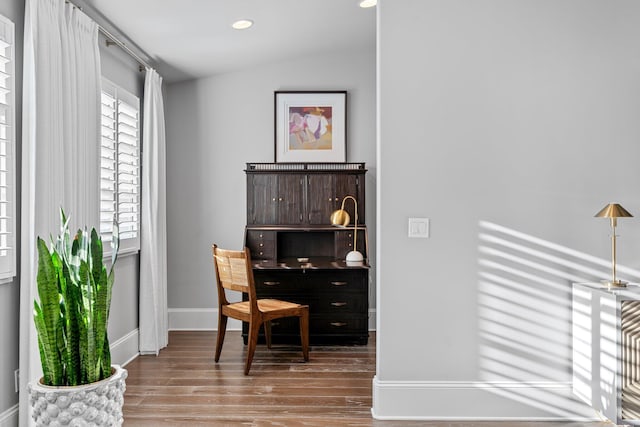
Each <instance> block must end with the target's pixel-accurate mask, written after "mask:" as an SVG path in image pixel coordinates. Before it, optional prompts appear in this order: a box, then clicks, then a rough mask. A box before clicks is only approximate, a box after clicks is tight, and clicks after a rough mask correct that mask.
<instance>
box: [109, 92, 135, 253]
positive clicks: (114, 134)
mask: <svg viewBox="0 0 640 427" xmlns="http://www.w3.org/2000/svg"><path fill="white" fill-rule="evenodd" d="M100 189H101V193H100V233H101V235H102V239H103V242H104V245H105V249H108V248H109V247H110V245H109V244H108V242H110V241H111V240H112V231H113V222H114V218H115V219H116V220H117V223H118V230H119V235H120V251H121V252H128V251H137V250H139V249H140V100H139V99H138V98H137V97H135V96H134V95H132V94H130V93H129V92H127V91H125V90H124V89H122V88H120V87H117V86H116V85H114V84H113V83H111V82H109V81H107V80H105V79H103V82H102V138H101V167H100ZM105 252H107V251H105Z"/></svg>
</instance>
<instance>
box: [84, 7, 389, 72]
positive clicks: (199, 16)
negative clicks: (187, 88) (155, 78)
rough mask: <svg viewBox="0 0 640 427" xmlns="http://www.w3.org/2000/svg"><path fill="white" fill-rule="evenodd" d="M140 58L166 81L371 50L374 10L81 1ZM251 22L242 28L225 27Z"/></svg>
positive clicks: (374, 27) (374, 26) (374, 32)
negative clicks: (139, 52)
mask: <svg viewBox="0 0 640 427" xmlns="http://www.w3.org/2000/svg"><path fill="white" fill-rule="evenodd" d="M80 3H84V4H85V5H88V6H89V7H90V8H92V9H95V10H96V11H97V12H98V15H102V17H103V18H104V19H106V20H107V21H108V22H107V23H109V24H111V25H113V27H114V30H115V31H113V33H114V34H115V35H124V36H125V37H126V38H128V39H130V40H131V41H133V42H134V43H135V44H136V45H137V46H138V47H139V48H140V49H142V51H144V52H145V53H146V54H148V55H149V56H150V57H151V59H152V61H153V62H154V63H155V65H156V66H157V69H158V72H159V73H160V74H161V75H162V76H163V77H164V80H165V81H167V82H176V81H180V80H186V79H192V78H200V77H207V76H211V75H215V74H221V73H226V72H230V71H234V70H239V69H243V68H247V67H252V66H256V65H259V64H265V63H269V62H275V61H283V60H287V59H291V58H295V57H299V56H303V55H304V56H310V55H314V54H318V53H323V52H330V51H336V50H353V49H360V48H366V47H372V46H375V38H376V36H375V34H376V17H375V15H376V12H375V7H373V8H369V9H362V8H360V7H359V6H358V0H321V1H315V0H180V1H178V0H134V1H132V0H85V1H83V2H80ZM240 18H246V19H251V20H253V21H254V23H255V24H254V25H253V27H251V28H249V29H248V30H243V31H239V30H234V29H233V28H231V24H232V22H234V21H235V20H237V19H240Z"/></svg>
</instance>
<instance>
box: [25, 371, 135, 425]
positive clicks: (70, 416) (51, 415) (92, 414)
mask: <svg viewBox="0 0 640 427" xmlns="http://www.w3.org/2000/svg"><path fill="white" fill-rule="evenodd" d="M113 369H114V371H115V373H114V374H113V375H111V376H110V377H109V378H105V379H104V380H102V381H98V382H96V383H91V384H85V385H79V386H70V387H53V386H46V385H42V384H41V383H40V382H38V383H36V384H29V401H30V403H31V408H32V410H33V413H32V416H33V419H34V420H35V422H36V426H38V427H40V426H50V427H57V426H74V427H75V426H77V427H81V426H82V427H84V426H87V427H89V426H120V425H122V422H123V418H122V405H123V404H124V391H125V388H126V385H125V379H126V378H127V370H126V369H124V368H122V367H120V366H119V365H113Z"/></svg>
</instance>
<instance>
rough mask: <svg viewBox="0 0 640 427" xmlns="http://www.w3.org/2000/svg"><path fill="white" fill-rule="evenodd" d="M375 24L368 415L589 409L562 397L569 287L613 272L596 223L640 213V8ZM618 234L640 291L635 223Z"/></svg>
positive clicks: (384, 15)
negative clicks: (609, 207) (373, 338)
mask: <svg viewBox="0 0 640 427" xmlns="http://www.w3.org/2000/svg"><path fill="white" fill-rule="evenodd" d="M378 20H379V21H378V24H379V27H378V37H379V52H378V54H379V57H378V60H379V65H378V66H379V68H378V73H379V79H380V81H379V95H378V96H379V126H380V133H379V141H378V150H379V152H378V159H379V161H378V180H379V181H378V182H379V187H378V189H379V194H378V203H379V213H378V274H379V276H378V358H377V360H378V366H377V373H376V379H375V380H374V408H373V412H374V414H375V415H376V416H378V417H380V418H412V417H413V418H447V417H452V418H464V417H471V418H482V417H487V418H509V417H513V418H520V417H525V418H526V417H536V418H558V417H559V418H566V417H569V418H571V417H574V418H575V417H577V418H580V417H585V416H586V417H590V416H593V415H595V414H593V412H590V411H588V410H586V409H585V408H584V407H581V406H580V405H577V404H575V403H574V402H573V401H572V400H571V399H570V398H569V397H567V398H563V397H558V395H560V396H562V395H565V394H567V393H568V392H569V390H570V381H571V371H570V357H571V336H570V321H571V315H570V308H571V307H570V301H571V298H570V289H571V283H572V282H574V281H585V280H591V281H593V280H599V279H606V278H607V277H608V276H609V274H610V269H609V264H610V246H609V240H608V233H609V228H608V227H609V225H608V221H607V220H603V219H595V218H593V215H594V214H595V213H596V212H597V211H598V210H600V208H602V207H603V206H604V205H605V204H606V203H608V202H610V201H613V202H619V203H621V204H622V205H623V206H625V207H626V208H627V209H628V210H630V211H631V212H632V213H634V214H635V215H640V199H639V198H638V194H639V188H640V187H639V183H640V168H638V161H639V160H640V126H638V118H639V117H640V61H639V58H640V42H639V40H640V26H638V25H637V24H638V22H640V3H639V2H636V1H632V0H626V1H625V0H616V1H613V2H612V1H606V0H567V1H561V2H559V1H556V0H520V1H517V2H516V1H511V0H482V1H477V0H430V1H424V0H393V1H391V0H380V1H379V4H378ZM414 216H417V217H428V218H430V219H431V237H430V238H429V239H409V238H407V218H408V217H414ZM618 234H619V235H620V236H621V237H620V238H619V241H618V243H619V245H618V262H619V265H621V267H620V271H619V276H623V278H627V279H632V280H634V281H639V280H640V274H639V272H638V270H640V257H638V253H640V225H639V223H638V220H637V219H628V220H627V219H623V220H620V221H619V227H618ZM496 382H498V383H496Z"/></svg>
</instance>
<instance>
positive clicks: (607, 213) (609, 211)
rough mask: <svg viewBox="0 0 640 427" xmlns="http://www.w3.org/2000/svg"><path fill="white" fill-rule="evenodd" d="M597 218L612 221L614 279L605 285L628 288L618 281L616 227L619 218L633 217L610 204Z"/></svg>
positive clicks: (620, 207) (606, 281)
mask: <svg viewBox="0 0 640 427" xmlns="http://www.w3.org/2000/svg"><path fill="white" fill-rule="evenodd" d="M595 217H596V218H609V219H611V229H612V234H611V270H612V279H611V281H609V280H605V281H604V283H606V284H607V286H609V287H625V286H627V282H624V281H622V280H618V279H616V225H618V218H629V217H633V215H631V214H630V213H629V212H627V210H626V209H625V208H623V207H622V206H620V205H619V204H617V203H609V204H608V205H607V206H605V207H604V208H602V210H601V211H600V212H598V213H597V214H595Z"/></svg>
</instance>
